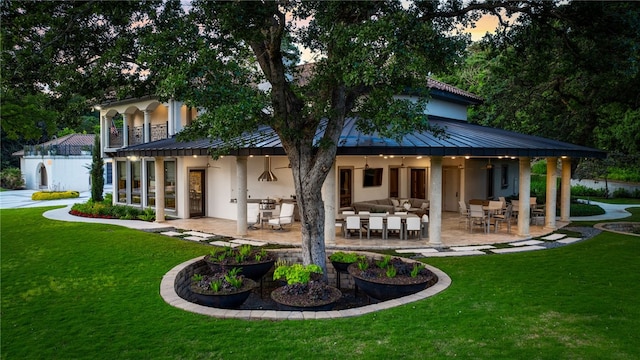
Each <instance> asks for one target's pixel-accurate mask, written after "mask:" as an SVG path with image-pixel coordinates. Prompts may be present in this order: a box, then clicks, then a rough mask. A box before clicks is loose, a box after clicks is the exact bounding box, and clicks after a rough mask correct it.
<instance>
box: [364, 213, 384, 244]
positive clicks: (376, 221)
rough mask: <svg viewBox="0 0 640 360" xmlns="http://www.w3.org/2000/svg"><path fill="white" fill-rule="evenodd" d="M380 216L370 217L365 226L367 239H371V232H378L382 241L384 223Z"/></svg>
mask: <svg viewBox="0 0 640 360" xmlns="http://www.w3.org/2000/svg"><path fill="white" fill-rule="evenodd" d="M382 220H383V218H382V216H370V217H369V222H368V223H367V224H366V225H367V239H370V238H371V232H372V231H379V232H380V236H381V237H382V238H383V239H384V222H383V221H382Z"/></svg>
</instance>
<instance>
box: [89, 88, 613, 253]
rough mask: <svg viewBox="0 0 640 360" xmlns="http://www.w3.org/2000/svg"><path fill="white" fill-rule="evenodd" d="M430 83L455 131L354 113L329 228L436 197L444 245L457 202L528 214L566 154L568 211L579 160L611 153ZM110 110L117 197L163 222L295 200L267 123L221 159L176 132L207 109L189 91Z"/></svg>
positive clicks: (237, 214) (436, 105) (432, 111)
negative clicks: (343, 215) (359, 210)
mask: <svg viewBox="0 0 640 360" xmlns="http://www.w3.org/2000/svg"><path fill="white" fill-rule="evenodd" d="M428 87H429V88H430V95H431V98H430V100H429V103H428V106H427V109H426V110H425V112H426V113H427V114H428V116H429V119H430V122H431V124H433V125H436V126H439V127H441V128H444V129H445V131H446V136H445V137H442V138H441V137H436V136H434V135H433V134H431V133H422V132H416V133H411V134H408V135H406V136H404V137H403V138H402V139H401V140H400V141H398V142H396V141H394V140H391V139H387V138H381V137H379V136H377V135H375V134H373V135H368V134H363V133H360V132H359V131H358V130H357V128H356V126H355V124H356V122H357V119H356V118H351V119H348V120H347V121H346V123H345V126H344V128H343V131H342V134H341V137H340V142H339V145H338V149H337V157H336V161H335V164H334V168H333V169H331V172H330V173H329V176H328V177H327V180H326V181H325V184H324V188H323V198H324V200H325V210H326V219H327V224H326V226H325V229H326V231H325V236H327V237H334V236H335V227H334V222H333V219H335V214H336V211H338V209H340V208H341V207H348V206H351V204H353V203H357V202H362V201H368V200H373V199H385V198H387V199H388V198H395V199H406V198H418V199H425V200H426V201H428V203H429V206H430V222H429V232H430V239H429V241H430V242H431V243H432V244H434V245H438V244H440V234H441V230H442V229H441V214H442V212H443V211H457V210H458V202H459V201H460V200H462V201H466V202H469V201H470V200H472V199H483V200H484V199H497V198H498V197H500V196H519V199H520V207H521V209H522V211H521V213H522V214H525V211H524V210H528V209H529V202H530V199H529V192H530V161H531V159H532V158H533V157H545V158H547V159H548V164H549V165H548V166H549V171H548V174H550V175H549V177H548V179H547V182H548V183H549V184H555V181H556V177H555V173H556V164H557V162H558V159H559V158H561V159H562V163H563V165H564V166H563V177H562V190H561V208H562V216H561V219H562V220H568V218H569V185H568V184H569V179H570V166H569V161H570V158H574V157H602V156H604V155H605V154H604V152H601V151H599V150H596V149H591V148H586V147H582V146H577V145H573V144H569V143H566V142H560V141H555V140H550V139H545V138H541V137H536V136H529V135H523V134H518V133H514V132H510V131H505V130H501V129H495V128H489V127H484V126H479V125H474V124H470V123H468V122H467V107H468V106H473V105H475V104H479V103H481V101H482V99H480V98H479V97H477V96H476V95H474V94H471V93H469V92H466V91H463V90H460V89H457V88H455V87H453V86H450V85H448V84H445V83H442V82H439V81H436V80H429V83H428ZM100 115H101V139H102V143H103V151H104V153H105V155H107V156H108V157H110V159H111V161H113V164H114V166H113V167H114V172H113V183H114V188H113V189H114V197H113V199H114V202H117V203H121V204H128V205H132V206H138V207H154V208H155V209H156V217H157V218H158V219H159V220H160V221H162V220H163V219H164V218H165V216H171V217H177V218H193V217H216V218H225V219H232V220H237V221H238V227H237V229H238V230H237V231H238V234H239V235H244V234H246V231H247V230H246V229H247V226H246V225H247V224H246V223H247V217H246V205H247V203H250V202H260V201H262V200H267V199H275V200H277V201H279V202H295V195H294V194H295V191H294V186H293V181H292V179H291V170H290V169H289V168H288V160H287V157H286V156H285V152H284V150H283V147H282V145H281V143H280V140H279V138H278V136H277V135H276V134H275V133H274V132H273V131H272V130H271V129H270V128H268V127H263V128H261V129H259V130H258V131H257V132H255V133H253V134H249V135H247V136H252V137H255V138H256V141H255V142H253V143H254V144H255V145H252V146H251V147H245V148H241V149H238V150H236V151H234V152H232V153H229V154H228V155H227V156H224V157H222V158H220V159H219V160H216V161H214V160H212V158H211V157H210V156H208V153H209V149H210V148H212V147H214V148H215V147H216V146H219V145H220V144H219V143H217V142H216V141H215V140H213V141H211V140H209V139H203V140H200V141H191V142H178V141H177V140H176V138H175V137H174V135H175V134H176V133H178V132H179V131H180V130H181V129H182V128H183V127H184V126H186V125H188V124H189V123H190V122H191V121H192V120H193V119H195V118H196V117H197V116H198V112H197V109H192V108H188V107H186V106H185V105H184V104H182V103H181V102H179V101H175V100H171V101H168V102H160V101H158V100H157V99H156V98H154V97H147V98H142V99H132V100H126V101H121V102H113V103H109V104H102V105H101V110H100ZM567 171H568V173H567ZM548 188H549V189H550V190H548V193H547V199H546V206H547V208H548V211H547V213H548V214H551V213H553V214H555V207H556V190H555V186H549V187H548ZM158 189H162V191H158ZM265 202H266V201H265ZM269 202H270V201H269ZM158 204H163V206H157V205H158ZM551 210H553V211H551ZM528 214H529V212H528V211H526V214H525V215H524V216H520V217H519V223H518V233H519V235H527V234H528V233H529V218H528V216H529V215H528ZM545 226H547V227H549V228H552V229H553V228H555V227H556V217H555V216H548V217H547V218H546V219H545Z"/></svg>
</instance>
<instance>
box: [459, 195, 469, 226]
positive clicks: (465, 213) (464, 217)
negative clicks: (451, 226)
mask: <svg viewBox="0 0 640 360" xmlns="http://www.w3.org/2000/svg"><path fill="white" fill-rule="evenodd" d="M458 205H459V209H458V211H459V214H460V218H459V219H458V227H460V223H464V226H465V228H468V227H469V209H467V204H465V203H464V201H462V200H460V201H458Z"/></svg>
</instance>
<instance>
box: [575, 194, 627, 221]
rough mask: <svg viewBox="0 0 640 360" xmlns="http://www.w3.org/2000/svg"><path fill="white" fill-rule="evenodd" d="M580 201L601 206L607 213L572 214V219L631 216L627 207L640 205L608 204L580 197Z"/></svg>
mask: <svg viewBox="0 0 640 360" xmlns="http://www.w3.org/2000/svg"><path fill="white" fill-rule="evenodd" d="M578 201H579V202H582V203H584V204H592V205H598V206H600V207H601V208H602V209H603V210H604V211H605V213H604V214H602V215H594V216H572V217H571V221H600V220H615V219H623V218H626V217H627V216H631V213H630V212H628V211H626V210H625V209H627V208H631V207H640V204H635V205H634V204H622V205H616V204H607V203H603V202H598V201H590V200H584V199H579V200H578Z"/></svg>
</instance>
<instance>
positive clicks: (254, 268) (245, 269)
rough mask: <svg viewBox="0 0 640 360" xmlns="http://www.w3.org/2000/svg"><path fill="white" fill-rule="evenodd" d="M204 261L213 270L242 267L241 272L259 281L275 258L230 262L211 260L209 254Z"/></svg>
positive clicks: (215, 271)
mask: <svg viewBox="0 0 640 360" xmlns="http://www.w3.org/2000/svg"><path fill="white" fill-rule="evenodd" d="M204 262H205V263H207V265H209V268H210V269H211V271H212V272H214V273H217V272H224V271H228V270H231V269H234V268H241V269H242V271H241V272H240V274H242V275H244V276H245V277H247V278H249V279H252V280H256V281H259V280H260V279H261V278H262V277H263V276H264V275H265V274H266V273H267V272H269V270H271V268H272V267H273V264H274V263H275V260H274V259H266V260H263V261H246V262H243V263H239V264H238V263H230V262H217V261H213V260H211V256H210V255H207V256H205V257H204Z"/></svg>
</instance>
